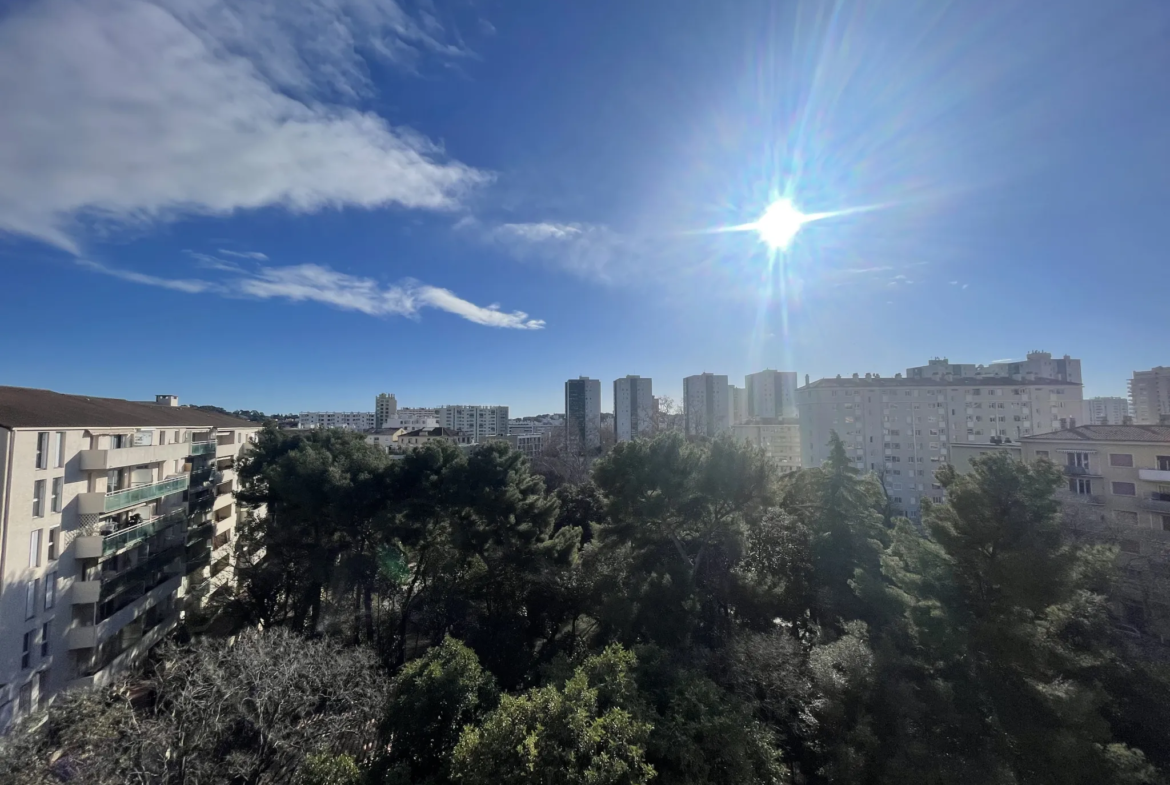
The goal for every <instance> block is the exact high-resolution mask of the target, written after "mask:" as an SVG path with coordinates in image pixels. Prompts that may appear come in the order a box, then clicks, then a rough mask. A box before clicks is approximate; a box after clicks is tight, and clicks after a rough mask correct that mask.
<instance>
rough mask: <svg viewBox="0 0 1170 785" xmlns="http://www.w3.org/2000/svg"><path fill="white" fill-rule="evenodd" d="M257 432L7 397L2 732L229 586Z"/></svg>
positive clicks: (85, 402) (181, 413)
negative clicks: (244, 480)
mask: <svg viewBox="0 0 1170 785" xmlns="http://www.w3.org/2000/svg"><path fill="white" fill-rule="evenodd" d="M176 403H177V402H176ZM87 422H88V423H89V424H86V423H87ZM38 423H43V424H38ZM119 423H123V424H119ZM257 430H258V426H257V425H256V424H255V423H250V422H247V421H245V420H239V419H236V418H234V417H229V416H226V415H219V414H212V413H209V412H203V411H200V410H197V409H189V408H180V407H178V406H177V405H168V404H163V405H156V404H148V403H133V402H129V401H117V400H113V399H100V398H88V397H81V396H67V395H60V394H57V393H52V392H49V391H45V390H24V389H21V388H11V387H0V631H2V634H0V733H2V732H4V730H5V729H6V728H7V727H9V726H10V725H11V724H12V723H13V722H14V721H18V720H19V719H20V718H21V717H22V716H24V715H26V714H27V713H28V712H29V711H31V710H32V709H33V708H34V707H36V706H37V705H39V704H43V703H44V702H46V701H49V700H51V699H52V697H53V696H54V695H55V694H56V693H58V692H60V691H61V690H62V689H65V688H67V687H71V686H84V685H91V684H95V685H102V684H106V683H108V682H109V681H110V680H112V679H113V678H114V677H115V676H116V675H117V674H118V673H119V672H121V671H124V670H125V669H127V668H129V667H131V666H133V665H134V664H135V663H136V662H138V661H139V660H141V658H142V657H143V656H144V655H145V653H146V652H147V651H148V650H149V649H150V648H151V647H152V646H153V645H154V644H155V643H157V642H158V641H159V640H161V639H162V638H163V637H164V636H165V635H166V634H167V633H168V632H169V631H171V630H172V629H173V628H174V627H175V625H176V624H177V623H178V622H179V620H180V618H181V616H182V615H183V614H184V613H187V612H191V611H194V610H197V609H198V608H200V607H201V606H202V605H203V603H204V601H205V598H206V596H207V595H208V594H211V593H214V591H216V590H217V589H218V588H220V587H221V586H222V585H223V584H224V583H225V582H226V581H228V580H230V578H231V576H232V574H233V571H232V570H231V569H230V567H231V566H232V560H233V548H232V545H231V543H232V541H233V539H234V531H235V527H236V512H237V510H236V503H235V490H236V477H235V469H234V467H235V464H236V460H237V459H238V457H239V455H240V454H241V453H242V452H243V451H244V450H245V449H246V447H247V444H248V443H249V442H250V441H252V440H254V438H255V434H256V432H257Z"/></svg>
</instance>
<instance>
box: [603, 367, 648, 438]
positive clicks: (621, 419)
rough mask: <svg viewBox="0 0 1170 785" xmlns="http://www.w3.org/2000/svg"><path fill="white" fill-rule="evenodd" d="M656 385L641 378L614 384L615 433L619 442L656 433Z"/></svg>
mask: <svg viewBox="0 0 1170 785" xmlns="http://www.w3.org/2000/svg"><path fill="white" fill-rule="evenodd" d="M653 388H654V384H653V381H652V380H651V379H648V378H646V379H644V378H642V377H641V376H626V377H625V378H624V379H615V380H614V382H613V432H614V436H615V437H616V438H617V441H619V442H626V441H629V440H631V439H637V438H639V437H648V436H650V435H651V434H653V433H654V411H655V407H654V389H653Z"/></svg>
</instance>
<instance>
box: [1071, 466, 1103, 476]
mask: <svg viewBox="0 0 1170 785" xmlns="http://www.w3.org/2000/svg"><path fill="white" fill-rule="evenodd" d="M1064 473H1065V474H1067V475H1068V476H1069V477H1100V476H1101V475H1100V474H1099V473H1097V472H1095V471H1093V470H1092V469H1090V468H1089V467H1088V466H1072V465H1070V464H1067V463H1066V464H1065V465H1064Z"/></svg>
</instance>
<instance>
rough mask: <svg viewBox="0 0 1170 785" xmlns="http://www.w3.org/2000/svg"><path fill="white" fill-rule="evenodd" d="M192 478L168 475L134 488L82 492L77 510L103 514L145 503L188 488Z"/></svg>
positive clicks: (86, 513)
mask: <svg viewBox="0 0 1170 785" xmlns="http://www.w3.org/2000/svg"><path fill="white" fill-rule="evenodd" d="M190 481H191V478H190V477H188V476H187V475H185V474H183V475H180V476H178V477H168V478H167V479H165V480H160V481H159V482H152V483H148V484H146V485H138V486H136V487H133V488H124V489H122V490H120V491H111V492H109V493H100V492H99V493H81V494H78V495H77V511H78V512H79V513H80V514H81V515H101V514H103V513H107V512H116V511H118V510H124V509H126V508H127V507H133V506H135V505H138V504H145V503H146V502H149V501H154V500H155V499H161V498H163V497H164V496H170V495H171V494H172V493H179V492H180V491H185V490H187V486H188V485H189V484H190Z"/></svg>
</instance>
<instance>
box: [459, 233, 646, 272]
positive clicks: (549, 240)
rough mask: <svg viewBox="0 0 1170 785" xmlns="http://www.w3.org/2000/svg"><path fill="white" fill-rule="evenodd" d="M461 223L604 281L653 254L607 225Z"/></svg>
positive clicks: (495, 241)
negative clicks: (633, 261)
mask: <svg viewBox="0 0 1170 785" xmlns="http://www.w3.org/2000/svg"><path fill="white" fill-rule="evenodd" d="M456 228H458V229H462V230H464V231H468V232H471V233H473V234H475V235H476V236H477V237H478V238H479V239H480V240H481V241H483V242H487V243H490V244H492V245H494V246H496V247H498V248H501V249H502V250H504V251H506V252H507V253H508V254H510V255H511V256H513V257H515V258H517V259H520V260H521V261H527V262H538V263H541V264H545V265H548V266H550V267H556V268H558V269H562V270H565V271H567V272H569V273H572V274H573V275H576V276H578V277H580V278H585V279H588V280H593V281H598V282H602V283H614V282H616V281H619V280H626V279H628V278H630V277H632V276H633V275H634V274H636V272H637V271H639V270H640V269H642V268H643V265H640V264H631V263H630V262H631V261H632V260H634V259H638V260H640V261H641V262H643V263H644V262H646V261H647V260H648V259H649V256H648V254H647V253H646V248H645V247H644V244H642V243H639V242H638V241H637V240H635V239H634V238H631V237H629V236H626V235H623V234H621V233H619V232H616V231H614V230H613V229H611V228H610V227H608V226H605V225H602V224H589V223H576V222H570V223H565V222H555V221H536V222H531V223H502V224H485V223H483V222H481V221H479V220H477V219H474V218H464V219H463V220H461V221H460V222H459V223H458V224H456Z"/></svg>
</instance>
